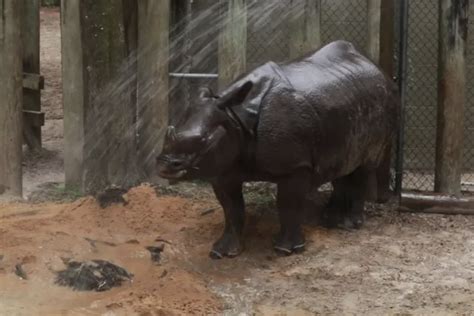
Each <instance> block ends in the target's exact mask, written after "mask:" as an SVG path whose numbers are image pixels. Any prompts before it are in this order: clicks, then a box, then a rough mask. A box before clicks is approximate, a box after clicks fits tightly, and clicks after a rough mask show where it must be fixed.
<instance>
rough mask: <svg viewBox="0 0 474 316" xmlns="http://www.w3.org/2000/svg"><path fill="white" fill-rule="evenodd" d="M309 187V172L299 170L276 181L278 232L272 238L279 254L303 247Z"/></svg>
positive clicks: (301, 249)
mask: <svg viewBox="0 0 474 316" xmlns="http://www.w3.org/2000/svg"><path fill="white" fill-rule="evenodd" d="M310 189H311V173H310V172H309V171H306V170H299V171H298V172H296V173H295V174H293V175H291V176H290V177H288V178H287V179H284V180H282V181H280V182H279V183H278V195H277V208H278V215H279V219H280V232H279V233H278V234H277V235H275V237H274V238H273V248H274V249H275V251H277V252H278V253H279V254H282V255H290V254H292V253H299V252H302V251H304V249H305V243H306V242H305V238H304V234H303V230H302V227H301V226H302V223H303V220H304V201H305V198H306V195H307V193H308V192H309V190H310Z"/></svg>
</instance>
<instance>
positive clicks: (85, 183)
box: [61, 0, 138, 192]
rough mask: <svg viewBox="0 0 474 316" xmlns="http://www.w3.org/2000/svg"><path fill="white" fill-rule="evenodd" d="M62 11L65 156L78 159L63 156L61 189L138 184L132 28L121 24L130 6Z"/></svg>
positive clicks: (84, 5) (83, 4)
mask: <svg viewBox="0 0 474 316" xmlns="http://www.w3.org/2000/svg"><path fill="white" fill-rule="evenodd" d="M61 7H62V11H63V18H62V22H61V24H62V31H63V36H62V38H63V40H65V42H64V43H63V72H64V79H63V83H64V86H63V90H64V101H65V107H64V109H65V126H64V127H65V138H66V142H67V143H66V152H68V150H73V151H75V152H77V153H78V154H80V156H72V155H70V154H67V155H66V156H65V159H66V161H65V166H66V184H67V185H68V186H70V187H76V188H78V189H80V190H82V191H85V192H94V191H97V190H100V189H102V188H104V187H106V186H109V185H116V186H121V187H126V186H129V185H132V184H134V183H136V181H137V178H138V173H137V170H136V147H137V146H136V128H135V126H136V99H135V93H136V92H135V91H136V71H135V70H134V67H136V63H135V62H134V59H135V58H136V56H133V55H132V54H131V50H133V46H134V44H133V43H132V42H133V31H131V30H130V29H129V27H133V26H131V25H126V24H127V23H130V19H129V18H128V17H127V15H128V14H133V12H129V11H130V10H131V11H133V9H130V8H131V7H132V8H133V6H130V4H127V3H126V1H121V2H118V1H113V0H101V1H93V0H82V1H78V0H74V1H70V0H67V1H66V0H63V2H62V6H61ZM124 8H127V9H128V10H129V11H126V10H124ZM68 18H70V19H68ZM132 20H133V19H132ZM67 36H72V38H66V37H67ZM69 45H71V47H69ZM68 79H72V80H73V81H71V82H67V80H68ZM76 146H77V147H79V149H76Z"/></svg>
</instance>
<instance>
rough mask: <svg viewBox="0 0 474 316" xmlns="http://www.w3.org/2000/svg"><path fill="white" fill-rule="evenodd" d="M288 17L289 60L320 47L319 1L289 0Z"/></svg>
mask: <svg viewBox="0 0 474 316" xmlns="http://www.w3.org/2000/svg"><path fill="white" fill-rule="evenodd" d="M290 5H291V7H290V10H291V11H290V15H289V29H290V37H289V45H290V58H291V59H294V58H298V57H301V56H303V55H305V54H307V53H308V52H310V51H315V50H316V49H318V48H319V47H321V43H322V41H321V0H291V4H290Z"/></svg>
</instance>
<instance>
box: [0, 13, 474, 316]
mask: <svg viewBox="0 0 474 316" xmlns="http://www.w3.org/2000/svg"><path fill="white" fill-rule="evenodd" d="M41 17H42V19H41V21H42V29H41V31H42V34H41V36H42V41H41V44H42V73H43V75H45V77H46V89H45V91H44V92H43V106H44V110H45V112H46V118H47V122H46V126H45V127H44V134H43V135H44V144H45V151H44V152H42V153H36V154H31V153H29V154H27V156H26V159H25V184H26V187H27V189H26V192H25V196H26V197H27V198H28V200H29V201H28V202H15V203H3V204H0V284H1V286H0V315H143V316H145V315H315V314H321V315H387V314H389V315H395V314H398V315H420V314H423V315H426V314H433V315H470V314H474V218H473V217H466V216H443V215H414V214H407V213H399V212H397V211H396V210H395V206H394V205H385V206H383V207H382V206H380V205H369V206H368V207H367V212H366V214H367V222H366V225H365V226H364V227H363V228H362V229H361V230H358V231H345V230H337V229H335V230H327V229H324V228H321V227H320V226H318V225H317V223H316V221H315V218H316V215H317V211H318V210H319V209H320V208H321V207H322V204H323V201H324V198H322V197H316V199H315V202H314V203H313V205H312V207H311V208H309V209H308V214H307V221H306V225H305V233H306V237H307V240H308V243H307V250H306V252H304V253H303V254H299V255H293V256H290V257H279V256H277V255H276V254H274V252H273V251H272V249H271V235H272V234H273V233H274V232H276V230H277V228H278V225H277V218H276V214H275V212H274V203H273V200H272V198H273V195H274V191H273V190H272V189H268V188H266V187H260V186H251V187H248V188H247V189H246V200H247V202H248V214H249V215H248V218H247V227H246V231H245V252H244V253H242V254H241V255H240V256H239V257H237V258H234V259H223V260H218V261H214V260H211V259H210V258H209V257H208V251H209V249H210V247H211V245H212V242H213V241H214V240H215V239H216V238H217V237H218V236H219V234H220V232H221V230H222V221H223V216H222V211H221V209H220V208H219V206H218V204H217V202H216V200H215V199H214V197H213V195H212V193H211V192H210V189H209V188H208V187H207V186H205V185H202V184H192V183H191V184H180V185H178V186H175V187H171V188H160V189H155V188H153V187H151V186H148V185H142V186H140V187H137V188H134V189H132V190H130V191H129V192H128V193H127V194H126V195H125V200H126V201H127V203H126V205H122V204H116V205H112V206H109V207H107V208H105V209H102V208H100V207H99V205H98V203H97V201H96V200H95V199H94V198H92V197H80V198H78V197H77V196H75V195H74V194H71V193H67V192H65V191H64V190H63V189H62V183H63V181H64V173H63V162H62V159H63V158H62V157H63V154H62V109H61V73H60V40H59V13H58V11H57V10H55V9H45V10H43V11H42V15H41ZM91 240H93V241H94V242H92V241H91ZM160 244H164V246H165V248H164V251H163V253H162V259H161V261H160V263H159V264H155V263H153V262H152V261H151V258H150V253H149V252H148V250H146V247H147V246H157V245H160ZM62 258H63V259H64V258H69V259H73V260H89V259H103V260H108V261H110V262H113V263H115V264H118V265H119V266H122V267H124V268H126V269H127V270H128V271H129V272H131V273H133V275H134V277H133V281H132V282H131V283H126V284H123V285H122V286H121V287H118V288H114V289H112V290H110V291H106V292H79V291H73V290H71V289H69V288H66V287H61V286H59V285H56V284H55V283H54V280H55V271H58V270H61V269H63V268H64V263H63V261H62ZM18 264H20V265H21V266H22V268H23V270H24V271H25V273H26V276H27V279H21V278H20V277H18V276H17V275H16V274H15V273H14V271H15V266H16V265H18Z"/></svg>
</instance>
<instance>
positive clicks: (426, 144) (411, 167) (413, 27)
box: [403, 0, 474, 191]
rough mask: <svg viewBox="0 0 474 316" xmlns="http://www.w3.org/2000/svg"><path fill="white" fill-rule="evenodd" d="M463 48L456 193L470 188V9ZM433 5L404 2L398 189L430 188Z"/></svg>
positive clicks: (473, 150)
mask: <svg viewBox="0 0 474 316" xmlns="http://www.w3.org/2000/svg"><path fill="white" fill-rule="evenodd" d="M469 15H470V17H471V21H470V24H469V35H471V36H469V42H468V49H467V92H468V93H467V103H466V115H465V138H464V151H463V168H464V171H463V176H462V189H463V190H465V191H473V190H474V183H473V182H474V133H473V131H474V99H473V97H474V81H473V80H472V79H474V77H473V76H474V36H473V32H474V21H473V19H474V7H473V6H471V9H470V14H469ZM438 30H439V2H438V1H431V0H417V1H409V20H408V34H407V36H408V51H407V55H408V56H407V58H408V74H407V96H406V104H405V129H404V131H405V144H404V148H403V154H404V172H403V173H404V178H403V188H404V189H413V190H421V191H433V190H434V173H435V152H436V130H437V104H438Z"/></svg>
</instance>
